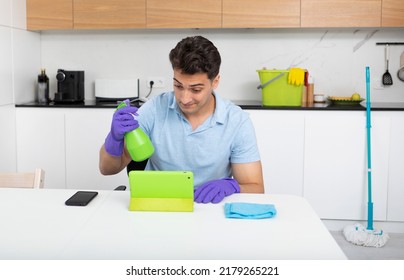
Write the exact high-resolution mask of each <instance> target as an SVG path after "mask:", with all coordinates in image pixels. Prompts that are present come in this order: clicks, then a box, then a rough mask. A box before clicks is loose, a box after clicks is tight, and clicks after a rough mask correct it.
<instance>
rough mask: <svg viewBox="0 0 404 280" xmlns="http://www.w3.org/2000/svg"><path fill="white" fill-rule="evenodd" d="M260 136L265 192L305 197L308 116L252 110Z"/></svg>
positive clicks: (289, 112) (258, 137)
mask: <svg viewBox="0 0 404 280" xmlns="http://www.w3.org/2000/svg"><path fill="white" fill-rule="evenodd" d="M247 112H249V113H250V118H251V120H252V122H253V124H254V127H255V132H256V135H257V142H258V147H259V150H260V155H261V162H262V167H263V174H264V183H265V192H266V193H271V194H293V195H300V196H301V195H302V194H303V192H302V187H303V156H304V151H303V148H304V144H303V143H304V114H303V112H296V111H270V110H248V111H247Z"/></svg>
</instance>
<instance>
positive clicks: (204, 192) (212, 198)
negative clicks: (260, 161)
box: [194, 178, 240, 203]
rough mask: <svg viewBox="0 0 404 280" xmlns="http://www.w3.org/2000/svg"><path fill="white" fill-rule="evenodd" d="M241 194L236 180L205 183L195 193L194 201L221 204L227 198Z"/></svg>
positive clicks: (226, 179) (228, 179)
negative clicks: (234, 194)
mask: <svg viewBox="0 0 404 280" xmlns="http://www.w3.org/2000/svg"><path fill="white" fill-rule="evenodd" d="M239 192H240V186H239V185H238V183H237V181H236V180H234V179H230V178H225V179H220V180H213V181H209V182H206V183H203V184H202V185H200V186H199V187H198V188H197V189H196V190H195V191H194V201H195V202H198V203H209V202H212V203H219V202H220V201H222V200H223V198H225V197H226V196H229V195H231V194H233V193H239Z"/></svg>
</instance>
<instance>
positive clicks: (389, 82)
mask: <svg viewBox="0 0 404 280" xmlns="http://www.w3.org/2000/svg"><path fill="white" fill-rule="evenodd" d="M385 57H386V72H385V73H384V74H383V77H382V83H383V85H385V86H391V85H392V84H393V78H392V77H391V75H390V73H389V45H386V47H385Z"/></svg>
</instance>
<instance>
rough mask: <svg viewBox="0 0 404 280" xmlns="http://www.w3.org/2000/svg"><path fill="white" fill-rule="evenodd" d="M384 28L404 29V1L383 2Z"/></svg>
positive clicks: (384, 0)
mask: <svg viewBox="0 0 404 280" xmlns="http://www.w3.org/2000/svg"><path fill="white" fill-rule="evenodd" d="M382 27H404V1H403V0H383V5H382Z"/></svg>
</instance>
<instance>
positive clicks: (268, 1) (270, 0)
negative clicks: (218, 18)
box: [222, 0, 300, 28]
mask: <svg viewBox="0 0 404 280" xmlns="http://www.w3.org/2000/svg"><path fill="white" fill-rule="evenodd" d="M222 1H223V24H222V26H223V28H271V27H300V0H283V1H279V0H222Z"/></svg>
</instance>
